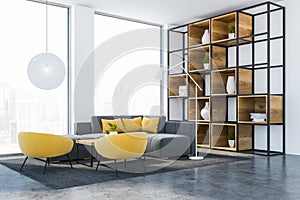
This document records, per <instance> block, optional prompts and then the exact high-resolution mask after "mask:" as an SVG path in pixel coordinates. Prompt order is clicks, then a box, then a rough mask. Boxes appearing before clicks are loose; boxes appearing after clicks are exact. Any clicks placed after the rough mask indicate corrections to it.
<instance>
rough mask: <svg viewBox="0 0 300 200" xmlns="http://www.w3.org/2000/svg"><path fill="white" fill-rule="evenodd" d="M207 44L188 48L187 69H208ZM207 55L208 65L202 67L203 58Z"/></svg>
mask: <svg viewBox="0 0 300 200" xmlns="http://www.w3.org/2000/svg"><path fill="white" fill-rule="evenodd" d="M209 49H210V47H209V46H203V47H199V48H195V49H191V50H189V71H190V72H191V71H194V70H210V54H209ZM205 57H208V59H209V62H208V64H209V67H208V68H207V69H205V68H204V62H203V61H204V58H205Z"/></svg>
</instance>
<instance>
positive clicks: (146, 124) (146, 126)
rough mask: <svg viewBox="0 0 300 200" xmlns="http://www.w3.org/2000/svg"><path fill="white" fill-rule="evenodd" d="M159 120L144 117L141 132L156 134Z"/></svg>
mask: <svg viewBox="0 0 300 200" xmlns="http://www.w3.org/2000/svg"><path fill="white" fill-rule="evenodd" d="M158 123H159V118H148V117H144V118H143V122H142V131H145V132H151V133H157V129H158Z"/></svg>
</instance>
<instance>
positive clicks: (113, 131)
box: [106, 123, 118, 134]
mask: <svg viewBox="0 0 300 200" xmlns="http://www.w3.org/2000/svg"><path fill="white" fill-rule="evenodd" d="M108 125H109V126H110V131H108V130H107V131H106V133H107V134H118V132H117V131H116V130H117V125H116V124H111V123H108Z"/></svg>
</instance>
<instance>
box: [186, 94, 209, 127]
mask: <svg viewBox="0 0 300 200" xmlns="http://www.w3.org/2000/svg"><path fill="white" fill-rule="evenodd" d="M209 100H210V98H209V97H201V98H197V101H198V105H197V107H198V111H197V119H198V121H203V122H209V120H204V119H203V118H202V117H201V114H200V112H201V109H202V108H203V107H204V106H205V103H206V102H209ZM195 101H196V99H195V98H190V99H189V121H195V120H196V119H195V111H196V109H195Z"/></svg>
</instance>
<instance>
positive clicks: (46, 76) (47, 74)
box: [27, 53, 66, 90]
mask: <svg viewBox="0 0 300 200" xmlns="http://www.w3.org/2000/svg"><path fill="white" fill-rule="evenodd" d="M27 73H28V77H29V79H30V81H31V82H32V84H33V85H35V86H36V87H38V88H40V89H43V90H52V89H54V88H57V87H58V86H59V85H60V84H61V83H62V82H63V80H64V78H65V74H66V70H65V66H64V63H63V62H62V61H61V60H60V59H59V58H58V57H57V56H56V55H54V54H51V53H41V54H38V55H36V56H35V57H33V58H32V60H31V61H30V63H29V65H28V69H27Z"/></svg>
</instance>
